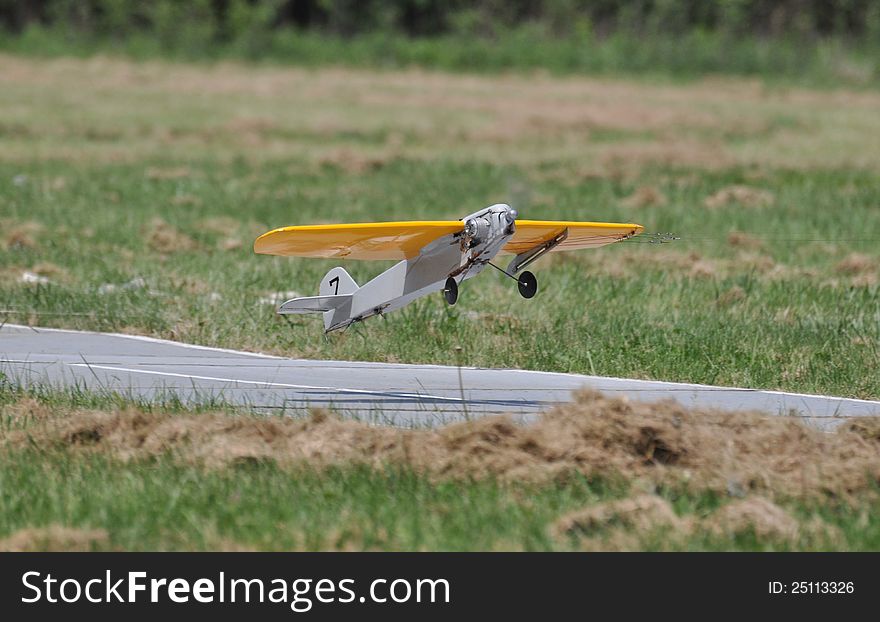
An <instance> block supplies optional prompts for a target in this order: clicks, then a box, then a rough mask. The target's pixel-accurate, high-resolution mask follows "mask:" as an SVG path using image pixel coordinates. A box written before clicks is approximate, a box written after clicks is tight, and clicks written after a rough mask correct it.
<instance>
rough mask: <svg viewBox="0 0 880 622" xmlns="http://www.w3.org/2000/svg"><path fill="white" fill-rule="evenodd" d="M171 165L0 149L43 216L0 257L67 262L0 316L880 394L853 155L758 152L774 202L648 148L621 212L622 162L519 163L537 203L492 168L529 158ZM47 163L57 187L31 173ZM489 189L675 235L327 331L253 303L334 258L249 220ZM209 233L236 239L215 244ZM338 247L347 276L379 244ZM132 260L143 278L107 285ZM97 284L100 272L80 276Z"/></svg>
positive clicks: (7, 199) (367, 266) (514, 175)
mask: <svg viewBox="0 0 880 622" xmlns="http://www.w3.org/2000/svg"><path fill="white" fill-rule="evenodd" d="M155 165H157V166H158V165H163V166H169V163H168V162H162V163H156V164H155ZM187 166H188V167H189V171H190V173H189V174H188V176H187V177H185V178H181V179H171V180H164V179H162V180H154V179H148V178H146V177H145V168H148V167H145V166H144V165H143V164H137V165H134V166H131V165H115V164H114V165H104V166H101V167H100V168H92V167H88V166H86V167H83V166H81V165H76V164H67V163H40V164H32V165H29V166H22V165H20V164H12V165H10V164H0V184H2V185H3V186H4V191H3V197H4V198H3V199H2V201H3V203H4V213H5V214H6V215H8V217H10V218H11V219H12V220H13V221H16V222H24V221H29V220H31V221H37V222H40V223H43V224H44V226H45V227H46V229H45V232H44V233H43V234H40V235H38V237H39V239H40V242H39V247H38V248H18V247H10V248H9V249H7V250H6V251H5V252H0V257H2V260H3V262H4V263H5V264H6V265H7V266H15V267H21V268H33V267H34V266H38V267H39V265H40V264H41V263H42V264H45V263H50V264H53V265H55V266H58V267H60V268H62V269H63V270H64V273H65V274H63V275H60V276H56V275H54V274H52V273H51V272H50V273H49V275H48V277H49V278H50V280H51V281H52V283H51V284H48V285H34V284H22V283H14V282H13V283H7V284H6V285H5V286H3V287H2V288H0V309H3V314H4V317H5V318H6V320H7V321H11V322H16V321H18V322H24V321H28V320H29V319H30V320H32V321H33V320H34V319H35V320H36V321H37V322H38V323H40V324H42V325H48V326H69V327H74V328H84V329H96V330H105V331H123V330H134V331H136V332H141V333H148V334H154V335H159V336H165V337H172V338H175V339H180V340H184V341H191V342H196V343H201V344H206V345H215V346H223V347H235V348H247V349H253V350H264V351H272V352H276V353H282V354H290V355H292V356H309V357H318V358H337V359H338V358H343V359H366V360H400V361H412V362H426V363H447V364H457V363H458V362H459V361H460V360H462V361H463V362H465V363H467V364H471V365H478V366H493V367H522V368H530V369H542V370H551V371H566V372H579V373H595V374H601V375H615V376H635V377H646V378H656V379H662V380H677V381H690V382H700V383H710V384H722V385H737V386H748V387H755V388H773V389H777V388H778V389H786V390H792V391H805V392H815V393H830V394H837V395H846V396H856V397H867V398H871V397H873V398H876V397H878V396H880V354H878V340H880V321H878V317H880V292H878V287H877V285H876V281H871V280H866V281H864V282H863V281H860V280H859V278H860V277H861V278H873V276H872V275H876V263H875V264H874V267H871V265H870V264H869V265H868V266H867V267H866V268H865V270H867V273H866V274H867V277H866V276H865V275H860V274H855V275H850V274H849V273H848V272H846V270H845V269H844V268H841V267H840V262H841V261H843V260H844V259H845V258H846V257H847V256H848V255H850V254H851V253H853V252H859V253H862V254H864V255H866V256H867V257H869V258H873V261H874V262H876V249H877V248H878V240H880V210H878V209H877V206H878V205H880V184H877V183H876V182H877V179H876V176H875V175H874V174H873V173H866V172H858V171H821V172H787V171H779V172H771V173H767V174H766V176H765V179H763V180H762V181H761V184H760V187H764V188H772V189H773V192H774V193H775V194H776V199H775V202H774V204H773V206H771V207H753V208H744V207H742V206H740V205H732V206H729V207H725V208H720V209H716V210H706V209H705V208H703V207H702V201H703V199H704V197H706V196H708V195H711V194H712V193H713V192H714V191H715V190H716V189H718V188H722V187H726V186H728V185H731V184H742V183H746V182H748V179H747V178H746V175H747V172H745V171H742V170H736V169H733V170H727V171H723V172H718V173H708V172H704V173H701V174H700V175H699V177H698V178H697V179H696V180H693V181H692V182H691V183H690V184H689V185H687V186H684V187H679V186H678V185H677V182H676V179H677V178H678V177H679V176H681V175H684V174H685V173H683V172H682V171H676V170H664V169H656V170H649V171H644V172H643V174H642V175H641V176H640V178H639V180H638V182H636V183H638V184H639V185H643V184H654V185H656V186H657V187H658V188H659V189H660V190H661V191H662V192H663V193H665V194H667V196H668V200H669V206H667V207H665V208H662V209H655V210H653V211H652V209H651V208H643V209H642V210H640V211H639V212H638V213H633V210H632V209H627V208H625V207H623V206H622V205H621V200H620V199H621V197H625V196H626V195H628V194H629V193H630V192H631V191H632V189H633V186H634V183H633V182H629V183H627V182H619V181H615V180H590V181H585V182H583V183H578V184H576V185H571V186H569V185H562V184H558V183H556V182H552V181H550V182H548V181H538V182H532V183H531V184H529V191H530V192H531V193H532V194H538V195H540V196H541V197H542V201H543V203H542V204H532V205H530V204H529V201H528V198H524V199H522V200H519V201H517V200H516V196H515V195H514V194H513V193H512V192H511V190H510V188H511V185H512V184H523V183H528V182H527V181H524V180H528V178H529V175H528V172H527V171H524V170H522V169H520V168H517V167H515V166H502V165H488V164H480V163H467V162H465V163H456V162H451V161H444V160H442V159H441V160H437V161H431V162H417V161H410V160H399V161H394V162H391V163H390V164H388V165H386V166H383V167H381V168H379V169H378V170H376V171H373V172H370V173H368V174H364V175H350V174H347V173H345V172H343V171H340V170H338V169H336V168H331V167H324V168H319V169H318V170H317V171H315V170H313V169H311V168H310V167H309V166H307V165H305V164H302V165H296V164H291V163H290V162H285V163H282V164H276V163H266V164H261V165H259V166H253V165H250V164H246V163H238V164H230V165H225V164H221V163H212V162H196V163H188V164H187ZM21 175H24V176H26V180H25V181H23V182H21V181H20V180H21V178H20V177H19V184H18V185H16V183H14V182H13V179H15V178H16V177H17V176H21ZM59 177H60V178H63V179H64V180H66V182H65V185H64V187H63V188H62V189H60V190H53V189H51V183H52V180H54V179H57V178H59ZM748 183H752V182H748ZM180 196H185V197H197V198H198V202H199V204H197V205H189V204H187V205H185V206H183V207H181V206H180V205H179V204H175V197H180ZM413 197H418V199H417V200H415V201H413ZM503 200H509V201H511V202H512V203H513V204H514V205H515V206H516V207H517V208H519V209H520V211H521V213H523V214H528V216H529V217H530V218H544V217H546V218H572V219H588V218H589V219H608V220H629V219H632V220H636V221H639V222H642V223H644V224H645V225H646V226H647V227H648V228H649V230H654V231H674V232H676V233H677V234H679V235H680V236H681V238H682V239H681V240H680V241H677V242H675V243H674V244H670V245H668V246H657V245H644V244H640V245H636V244H628V243H624V244H619V245H616V246H612V247H607V248H604V249H600V250H597V251H588V252H584V253H582V254H577V255H567V256H564V257H562V258H561V259H560V260H558V261H550V260H543V262H542V263H539V264H537V268H536V270H535V271H536V272H537V274H538V278H539V281H540V284H541V291H540V293H539V295H538V296H537V297H536V298H535V299H533V300H530V301H524V300H522V299H520V298H519V297H518V295H517V293H516V291H515V288H514V287H511V286H510V284H509V283H508V282H507V281H506V280H505V279H504V278H503V277H502V276H500V275H495V274H493V273H487V274H484V275H481V276H480V277H479V278H478V279H474V280H472V281H468V282H467V283H465V285H464V286H463V288H462V294H461V298H460V302H459V304H458V305H456V306H455V307H454V308H449V307H447V306H446V305H445V304H444V303H443V301H442V298H441V297H440V296H431V297H429V298H427V299H424V300H421V301H419V302H417V303H415V304H413V305H411V306H410V307H408V308H406V309H404V310H402V311H400V312H397V313H394V314H391V315H389V316H388V317H387V318H385V319H382V318H374V319H372V320H370V321H368V322H366V323H364V324H363V325H359V326H356V327H354V328H352V329H350V330H348V331H346V332H344V333H339V334H331V335H329V336H325V335H323V333H322V330H321V325H320V318H306V319H296V320H294V321H291V322H287V321H284V320H283V319H281V318H278V317H276V316H275V315H274V312H273V307H272V305H271V304H260V303H259V300H260V299H261V298H263V297H266V296H267V295H269V294H271V293H272V292H275V291H285V290H296V291H298V292H300V293H302V294H304V295H310V294H313V293H314V292H315V291H316V290H317V284H318V282H319V279H320V277H321V276H322V275H323V274H324V273H325V271H326V270H328V269H329V268H330V267H331V266H332V265H334V263H333V262H329V261H310V260H301V259H300V260H297V259H289V258H273V257H266V256H255V255H253V253H252V251H251V250H250V243H251V240H252V238H253V237H254V236H255V235H256V233H257V232H259V231H261V230H263V229H266V228H269V227H271V226H278V225H283V224H291V223H296V222H299V223H309V222H320V221H322V220H325V219H327V216H328V215H330V218H331V219H332V220H334V221H335V220H342V221H344V220H351V221H369V220H384V219H388V220H394V219H400V218H431V217H433V216H434V215H437V214H438V213H439V214H449V215H463V214H464V213H466V212H467V211H470V210H473V209H476V208H477V207H479V206H481V205H483V204H488V203H489V202H492V201H503ZM243 206H247V207H246V212H243ZM550 206H552V207H550ZM588 206H594V207H588ZM217 217H227V218H229V219H231V220H230V222H232V223H233V224H234V225H235V223H238V224H237V225H235V226H234V228H233V230H232V231H229V232H225V233H224V232H222V231H208V230H206V229H205V228H204V226H203V225H204V223H205V222H206V221H207V220H208V219H210V218H217ZM155 218H161V219H163V220H164V221H166V222H167V223H170V224H171V225H173V226H174V227H175V228H176V229H177V230H179V231H180V232H182V233H183V234H185V235H187V236H188V237H189V238H191V239H193V240H195V242H196V246H195V247H193V248H192V249H191V250H188V251H184V252H177V253H173V254H172V255H170V256H163V255H162V254H161V253H159V252H157V251H155V250H154V249H152V248H151V247H150V245H149V243H148V240H147V238H148V235H149V232H150V230H151V226H152V225H151V222H152V221H153V219H155ZM53 229H54V231H53ZM729 231H741V232H747V233H749V234H751V235H752V236H754V238H755V240H757V242H756V243H758V244H760V245H761V249H760V250H747V251H743V250H741V249H738V248H733V247H731V246H730V245H729V244H728V241H727V233H728V232H729ZM229 236H232V237H233V238H236V239H238V240H240V241H241V243H242V246H241V248H238V249H235V250H231V251H223V250H218V247H217V245H218V243H219V242H221V241H222V240H224V239H225V238H227V237H229ZM689 254H696V255H698V256H699V259H697V260H694V259H693V258H692V256H690V255H689ZM756 257H757V259H756ZM542 264H543V265H542ZM346 267H347V268H348V269H349V270H350V271H351V272H352V274H353V276H354V277H355V279H356V280H358V281H359V282H364V281H366V280H367V279H368V278H370V277H371V276H373V275H375V274H377V273H378V272H379V271H380V270H382V269H384V267H385V266H383V265H382V264H375V263H357V262H348V263H347V264H346ZM138 278H141V279H143V281H144V286H143V287H135V288H133V289H125V288H124V285H125V284H126V283H129V282H131V281H132V280H133V279H138ZM106 284H110V285H115V286H116V287H117V289H116V290H115V291H112V292H110V293H100V291H101V290H100V288H101V286H102V285H106ZM731 292H733V293H731ZM456 346H461V347H462V348H464V352H463V354H462V355H459V354H457V353H456V350H455V348H456ZM460 356H461V357H463V358H459V357H460Z"/></svg>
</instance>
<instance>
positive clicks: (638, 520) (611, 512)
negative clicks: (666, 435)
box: [552, 494, 686, 537]
mask: <svg viewBox="0 0 880 622" xmlns="http://www.w3.org/2000/svg"><path fill="white" fill-rule="evenodd" d="M685 526H686V525H685V521H684V520H682V519H681V518H679V517H678V516H677V515H676V514H675V511H674V510H673V509H672V506H671V505H669V502H667V501H666V500H664V499H661V498H660V497H658V496H656V495H648V494H645V495H639V496H636V497H632V498H629V499H620V500H617V501H609V502H606V503H597V504H596V505H591V506H588V507H586V508H583V509H581V510H576V511H574V512H571V513H569V514H566V515H565V516H563V517H562V518H560V519H559V520H558V521H557V522H556V523H555V524H554V525H553V527H552V532H553V533H554V534H555V535H557V536H558V537H563V536H565V537H572V536H580V535H590V534H592V533H594V532H595V531H597V530H600V529H606V528H608V527H624V528H626V529H632V530H635V531H638V532H646V531H656V530H660V529H675V530H681V529H684V528H685Z"/></svg>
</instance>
